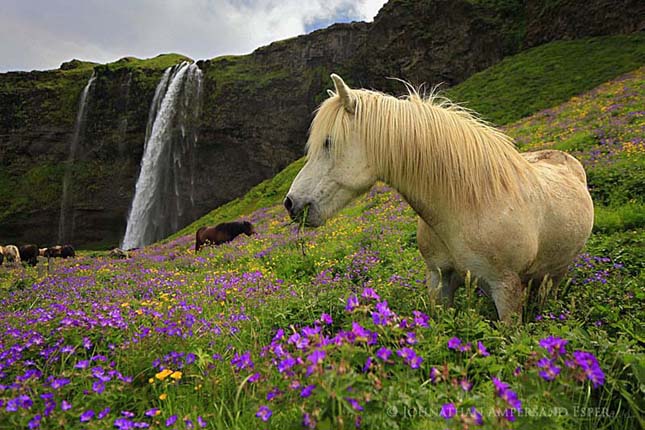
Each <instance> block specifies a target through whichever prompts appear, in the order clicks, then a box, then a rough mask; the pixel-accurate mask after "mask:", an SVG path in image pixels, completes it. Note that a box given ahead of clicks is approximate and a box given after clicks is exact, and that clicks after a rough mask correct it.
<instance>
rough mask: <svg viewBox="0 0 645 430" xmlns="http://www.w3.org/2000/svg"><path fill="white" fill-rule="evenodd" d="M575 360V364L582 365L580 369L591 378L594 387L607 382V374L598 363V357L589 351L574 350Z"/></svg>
mask: <svg viewBox="0 0 645 430" xmlns="http://www.w3.org/2000/svg"><path fill="white" fill-rule="evenodd" d="M573 361H574V363H575V364H577V365H578V366H580V369H582V371H583V372H584V373H585V375H586V376H587V379H589V380H590V381H591V382H592V384H593V387H594V388H598V387H599V386H601V385H603V384H604V383H605V374H604V372H603V371H602V369H601V368H600V364H598V359H596V357H595V356H594V355H593V354H592V353H590V352H587V351H574V352H573Z"/></svg>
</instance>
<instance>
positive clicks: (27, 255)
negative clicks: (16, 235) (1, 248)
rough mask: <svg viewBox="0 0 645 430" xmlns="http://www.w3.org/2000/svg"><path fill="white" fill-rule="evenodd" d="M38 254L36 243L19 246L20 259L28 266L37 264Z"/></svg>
mask: <svg viewBox="0 0 645 430" xmlns="http://www.w3.org/2000/svg"><path fill="white" fill-rule="evenodd" d="M38 254H39V251H38V247H37V246H36V245H32V244H29V245H23V246H21V247H20V259H21V260H22V261H23V262H25V263H27V264H29V265H30V266H35V265H36V264H38Z"/></svg>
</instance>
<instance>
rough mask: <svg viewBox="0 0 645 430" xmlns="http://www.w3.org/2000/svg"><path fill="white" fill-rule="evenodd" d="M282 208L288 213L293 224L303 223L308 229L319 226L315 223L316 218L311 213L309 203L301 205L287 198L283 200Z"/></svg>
mask: <svg viewBox="0 0 645 430" xmlns="http://www.w3.org/2000/svg"><path fill="white" fill-rule="evenodd" d="M284 208H285V209H286V210H287V212H289V217H291V220H292V221H294V222H298V223H301V222H303V221H304V224H305V225H306V226H308V227H317V226H318V225H320V224H319V223H317V222H315V219H316V218H317V217H316V216H315V214H314V213H313V210H312V206H311V203H309V202H305V203H304V204H302V203H300V202H297V201H295V200H294V199H292V198H291V197H289V196H287V197H285V199H284Z"/></svg>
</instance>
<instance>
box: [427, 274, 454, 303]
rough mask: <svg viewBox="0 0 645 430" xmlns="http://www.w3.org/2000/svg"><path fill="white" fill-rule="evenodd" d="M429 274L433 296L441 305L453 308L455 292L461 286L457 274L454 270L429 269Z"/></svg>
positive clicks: (429, 283) (429, 284)
mask: <svg viewBox="0 0 645 430" xmlns="http://www.w3.org/2000/svg"><path fill="white" fill-rule="evenodd" d="M427 274H428V275H427V278H428V286H429V288H430V291H431V294H433V295H434V296H435V297H437V298H438V299H439V302H440V303H441V304H443V305H445V306H450V307H452V306H453V305H454V303H455V291H457V288H458V287H459V284H460V282H459V281H460V278H459V276H458V275H457V273H455V271H454V270H452V269H444V270H440V269H436V268H435V269H430V268H428V270H427Z"/></svg>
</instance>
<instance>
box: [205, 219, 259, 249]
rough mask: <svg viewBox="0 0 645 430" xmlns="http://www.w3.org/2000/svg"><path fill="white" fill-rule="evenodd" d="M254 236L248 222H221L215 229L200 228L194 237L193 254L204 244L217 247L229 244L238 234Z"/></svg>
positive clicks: (253, 231)
mask: <svg viewBox="0 0 645 430" xmlns="http://www.w3.org/2000/svg"><path fill="white" fill-rule="evenodd" d="M242 233H244V234H246V235H247V236H250V235H252V234H255V230H253V224H251V223H250V222H248V221H234V222H223V223H221V224H217V225H216V226H215V227H202V228H200V229H199V230H197V234H196V235H195V252H197V251H199V250H200V248H201V247H202V246H204V245H205V244H212V245H219V244H222V243H225V242H230V241H231V240H233V239H235V238H236V237H237V236H239V235H240V234H242Z"/></svg>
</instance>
